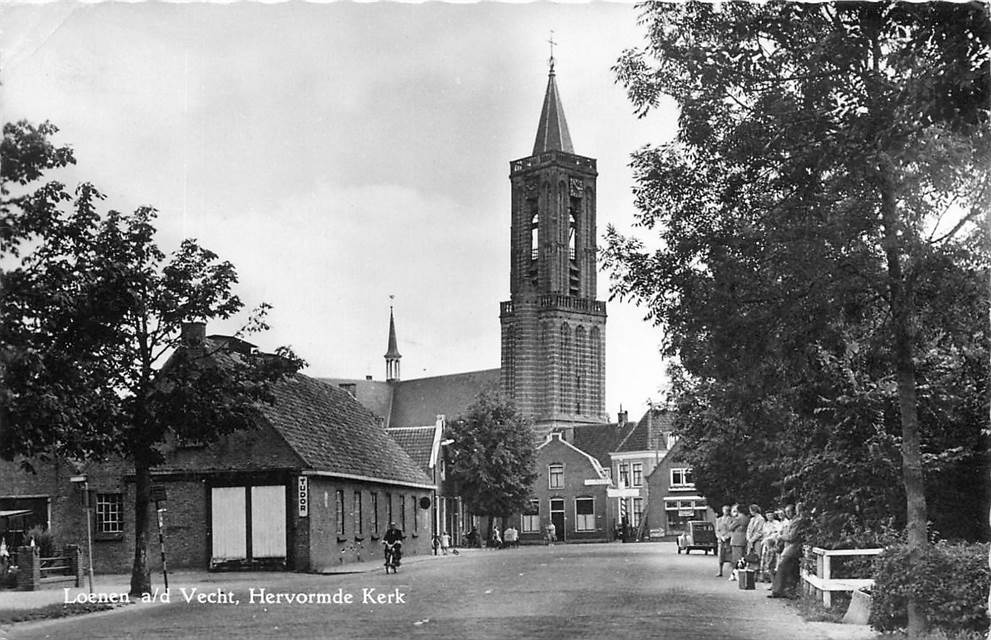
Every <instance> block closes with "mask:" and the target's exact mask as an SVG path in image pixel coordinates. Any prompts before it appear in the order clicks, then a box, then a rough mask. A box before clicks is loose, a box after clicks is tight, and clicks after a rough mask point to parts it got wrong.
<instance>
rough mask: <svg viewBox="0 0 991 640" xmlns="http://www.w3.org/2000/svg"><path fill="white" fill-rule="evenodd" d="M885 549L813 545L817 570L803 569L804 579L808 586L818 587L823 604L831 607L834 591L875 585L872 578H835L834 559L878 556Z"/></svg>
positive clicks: (854, 589) (853, 589)
mask: <svg viewBox="0 0 991 640" xmlns="http://www.w3.org/2000/svg"><path fill="white" fill-rule="evenodd" d="M882 551H884V549H822V548H820V547H813V548H812V554H813V555H814V556H815V557H816V572H815V574H812V573H809V572H808V571H806V570H805V569H802V580H803V581H804V582H805V584H806V588H809V587H811V588H813V589H818V590H819V591H821V592H822V604H823V606H824V607H827V608H828V607H829V606H830V605H831V604H832V596H831V594H832V592H833V591H856V590H857V589H863V588H864V587H872V586H874V580H872V579H871V578H833V577H832V559H833V558H836V557H850V556H876V555H878V554H880V553H881V552H882Z"/></svg>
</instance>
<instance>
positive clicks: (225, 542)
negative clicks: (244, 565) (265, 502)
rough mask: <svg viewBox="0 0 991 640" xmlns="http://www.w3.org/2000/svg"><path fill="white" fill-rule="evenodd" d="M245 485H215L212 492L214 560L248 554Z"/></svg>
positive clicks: (241, 558)
mask: <svg viewBox="0 0 991 640" xmlns="http://www.w3.org/2000/svg"><path fill="white" fill-rule="evenodd" d="M244 499H245V493H244V487H214V488H213V491H212V494H211V502H210V505H211V512H212V517H211V522H212V528H211V530H212V532H213V560H214V561H223V560H243V559H244V558H246V557H247V556H248V549H247V536H245V530H246V524H247V523H246V517H245V512H244V509H245V500H244Z"/></svg>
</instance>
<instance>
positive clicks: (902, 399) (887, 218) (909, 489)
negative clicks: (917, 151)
mask: <svg viewBox="0 0 991 640" xmlns="http://www.w3.org/2000/svg"><path fill="white" fill-rule="evenodd" d="M891 174H892V167H891V165H890V162H889V161H888V160H887V159H886V158H885V159H884V160H883V161H882V166H881V218H882V222H883V225H884V249H885V255H886V260H887V268H888V292H889V296H890V299H891V328H892V337H893V345H892V346H893V353H894V359H895V362H894V365H895V380H896V383H897V390H898V409H899V413H900V417H901V426H902V483H903V484H904V485H905V501H906V524H905V530H906V532H907V534H908V549H909V558H910V561H911V562H910V565H911V566H913V567H914V566H917V565H918V562H919V560H920V559H921V557H922V555H923V553H925V550H926V546H927V545H928V540H927V536H926V524H927V520H928V518H927V514H926V492H925V483H924V480H923V476H922V446H921V442H920V441H921V438H920V434H919V410H918V400H917V396H916V380H915V358H914V355H915V354H914V334H915V332H914V320H915V318H914V314H913V308H912V306H913V305H912V298H911V295H910V292H909V291H908V290H907V289H906V286H905V276H904V273H903V269H902V264H901V251H900V242H899V239H898V235H899V230H900V229H899V225H898V221H897V211H896V205H895V193H894V181H893V179H892V175H891ZM925 629H926V620H925V617H924V616H923V614H922V612H921V611H919V609H918V607H917V603H916V602H915V599H914V598H912V597H909V600H908V635H909V638H918V637H920V636H921V635H922V633H923V632H924V631H925Z"/></svg>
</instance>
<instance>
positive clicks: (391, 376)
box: [385, 296, 402, 382]
mask: <svg viewBox="0 0 991 640" xmlns="http://www.w3.org/2000/svg"><path fill="white" fill-rule="evenodd" d="M393 297H394V296H389V299H390V300H392V298H393ZM400 358H402V356H401V355H399V346H398V344H397V341H396V319H395V316H393V313H392V305H391V304H390V305H389V348H388V350H387V351H386V352H385V381H386V382H398V381H399V359H400Z"/></svg>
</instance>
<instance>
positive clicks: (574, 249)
mask: <svg viewBox="0 0 991 640" xmlns="http://www.w3.org/2000/svg"><path fill="white" fill-rule="evenodd" d="M572 206H574V199H572ZM577 255H578V215H577V214H576V213H575V210H574V209H572V210H571V212H570V213H569V214H568V257H569V258H570V259H571V260H574V259H575V257H576V256H577Z"/></svg>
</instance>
